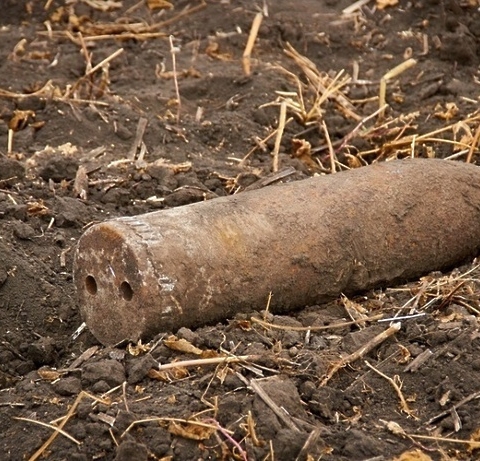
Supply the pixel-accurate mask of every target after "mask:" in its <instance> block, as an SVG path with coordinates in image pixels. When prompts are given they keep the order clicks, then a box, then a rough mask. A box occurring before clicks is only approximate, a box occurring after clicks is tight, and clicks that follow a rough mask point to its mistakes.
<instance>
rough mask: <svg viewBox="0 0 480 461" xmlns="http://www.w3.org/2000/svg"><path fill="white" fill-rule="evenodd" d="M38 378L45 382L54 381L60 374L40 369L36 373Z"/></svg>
mask: <svg viewBox="0 0 480 461" xmlns="http://www.w3.org/2000/svg"><path fill="white" fill-rule="evenodd" d="M37 374H38V376H40V378H42V379H44V380H45V381H55V380H56V379H58V378H60V376H61V375H60V373H59V372H58V371H56V370H49V369H41V370H38V371H37Z"/></svg>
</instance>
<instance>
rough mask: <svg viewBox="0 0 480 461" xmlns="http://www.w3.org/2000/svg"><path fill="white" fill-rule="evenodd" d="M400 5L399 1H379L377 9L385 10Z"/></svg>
mask: <svg viewBox="0 0 480 461" xmlns="http://www.w3.org/2000/svg"><path fill="white" fill-rule="evenodd" d="M397 4H398V0H377V8H378V9H379V10H383V9H385V8H387V7H388V6H395V5H397Z"/></svg>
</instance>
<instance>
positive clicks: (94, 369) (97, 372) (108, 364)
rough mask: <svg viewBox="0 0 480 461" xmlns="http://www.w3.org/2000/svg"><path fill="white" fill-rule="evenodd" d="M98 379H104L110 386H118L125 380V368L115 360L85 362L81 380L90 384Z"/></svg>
mask: <svg viewBox="0 0 480 461" xmlns="http://www.w3.org/2000/svg"><path fill="white" fill-rule="evenodd" d="M99 381H105V382H106V383H107V384H108V385H109V386H111V387H114V386H118V385H120V384H122V383H123V382H124V381H125V368H124V367H123V365H122V364H121V363H120V362H118V361H117V360H100V361H98V362H94V363H87V364H86V365H85V366H84V367H83V369H82V382H84V383H86V384H87V385H88V384H90V385H91V384H95V383H97V382H99Z"/></svg>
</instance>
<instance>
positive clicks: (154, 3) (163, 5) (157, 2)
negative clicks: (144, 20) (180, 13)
mask: <svg viewBox="0 0 480 461" xmlns="http://www.w3.org/2000/svg"><path fill="white" fill-rule="evenodd" d="M147 6H148V7H149V8H150V9H151V10H160V9H164V10H165V9H166V10H173V5H172V4H171V3H170V2H169V1H167V0H147Z"/></svg>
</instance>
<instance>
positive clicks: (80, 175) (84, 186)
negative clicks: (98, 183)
mask: <svg viewBox="0 0 480 461" xmlns="http://www.w3.org/2000/svg"><path fill="white" fill-rule="evenodd" d="M87 192H88V176H87V169H86V168H85V167H84V166H79V167H78V170H77V174H76V175H75V181H74V183H73V194H74V195H75V197H80V198H81V199H82V200H87ZM132 355H133V354H132Z"/></svg>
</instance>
